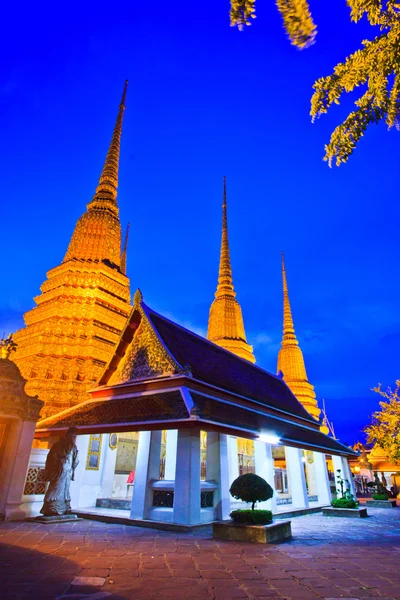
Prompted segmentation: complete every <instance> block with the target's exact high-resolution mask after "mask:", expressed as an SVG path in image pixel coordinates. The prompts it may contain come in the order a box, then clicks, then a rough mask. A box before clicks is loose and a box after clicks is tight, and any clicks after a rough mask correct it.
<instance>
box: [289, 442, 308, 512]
mask: <svg viewBox="0 0 400 600" xmlns="http://www.w3.org/2000/svg"><path fill="white" fill-rule="evenodd" d="M285 454H286V468H287V472H288V479H289V487H290V490H291V494H292V507H293V508H308V506H309V504H308V493H307V485H306V476H305V473H304V464H303V461H302V460H301V459H302V458H303V453H302V451H301V449H300V448H291V447H289V446H285Z"/></svg>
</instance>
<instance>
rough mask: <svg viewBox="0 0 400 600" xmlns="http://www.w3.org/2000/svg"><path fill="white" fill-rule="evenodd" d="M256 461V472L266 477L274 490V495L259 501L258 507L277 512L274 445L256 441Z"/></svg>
mask: <svg viewBox="0 0 400 600" xmlns="http://www.w3.org/2000/svg"><path fill="white" fill-rule="evenodd" d="M254 461H255V466H256V474H257V475H259V476H260V477H262V478H263V479H265V481H266V482H267V483H269V485H270V486H271V487H272V489H273V490H274V495H273V497H272V498H271V500H268V501H267V502H259V503H258V504H257V508H261V509H266V510H271V511H272V512H273V513H276V492H275V477H274V459H273V458H272V446H271V444H266V443H265V442H262V441H261V440H255V442H254Z"/></svg>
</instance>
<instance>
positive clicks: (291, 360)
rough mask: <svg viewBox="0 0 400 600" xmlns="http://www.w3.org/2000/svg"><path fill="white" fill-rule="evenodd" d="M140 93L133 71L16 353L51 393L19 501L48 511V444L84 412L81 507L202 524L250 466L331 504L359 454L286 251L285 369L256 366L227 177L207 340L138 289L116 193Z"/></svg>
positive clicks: (283, 496) (293, 494)
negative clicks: (300, 328) (131, 106)
mask: <svg viewBox="0 0 400 600" xmlns="http://www.w3.org/2000/svg"><path fill="white" fill-rule="evenodd" d="M125 97H126V86H125V89H124V93H123V97H122V101H121V104H120V107H119V111H118V117H117V123H116V126H115V129H114V133H113V136H112V141H111V145H110V148H109V151H108V153H107V157H106V162H105V165H104V168H103V171H102V174H101V177H100V181H99V184H98V186H97V189H96V193H95V195H94V197H93V199H92V201H91V202H90V203H89V204H88V207H87V211H86V212H85V213H84V214H83V216H82V217H81V218H80V219H79V221H78V223H77V225H76V228H75V231H74V233H73V236H72V239H71V242H70V244H69V247H68V250H67V253H66V255H65V258H64V260H63V262H62V263H61V265H59V266H58V267H56V268H55V269H53V270H51V271H50V272H49V273H48V279H47V281H46V282H45V283H44V284H43V286H42V288H41V289H42V295H41V296H39V297H38V298H36V303H37V307H36V308H34V309H33V310H32V311H30V312H28V313H27V314H26V315H25V321H26V327H25V328H24V329H22V330H20V331H19V332H18V333H17V334H16V336H15V341H16V342H17V344H18V348H17V352H16V354H15V357H13V360H15V362H16V363H17V364H18V366H19V368H20V369H21V372H22V374H23V376H24V377H25V378H26V379H27V380H28V384H27V389H29V390H30V393H34V394H37V395H38V396H39V398H40V399H41V400H42V401H43V402H44V404H45V406H44V409H43V410H42V413H41V414H42V416H41V420H40V421H39V422H38V423H37V427H36V431H35V438H36V441H35V443H34V447H33V448H32V451H31V455H30V458H29V457H28V458H29V460H28V462H27V479H26V483H25V487H24V490H23V493H22V496H21V506H20V510H22V511H23V512H24V513H25V514H27V515H34V514H38V511H39V509H40V506H41V504H42V501H43V483H42V482H41V480H40V473H41V471H42V470H43V467H44V463H45V459H46V455H47V452H48V449H49V447H51V445H52V443H54V441H55V440H57V439H58V438H59V437H60V436H61V435H63V434H64V433H65V431H66V430H67V429H68V427H70V426H76V427H77V428H78V431H79V435H78V442H77V443H78V449H79V453H80V464H79V467H78V470H77V472H76V474H75V483H73V484H72V486H71V494H72V506H73V508H74V509H76V510H78V511H80V512H82V513H85V512H86V513H89V514H92V515H94V514H98V513H100V514H114V515H115V514H117V513H118V514H119V515H120V514H122V513H120V511H123V515H124V516H125V517H126V518H129V519H133V520H135V521H138V522H144V521H146V522H153V523H169V524H171V523H172V524H176V525H183V526H196V525H199V524H201V523H207V522H211V521H213V520H214V519H219V518H227V517H228V516H229V512H230V510H231V509H232V508H233V507H237V505H238V504H239V503H238V502H237V501H233V499H232V498H231V497H230V494H229V487H230V485H231V483H232V481H233V480H234V479H235V478H236V477H237V476H238V475H239V474H242V473H248V472H255V473H257V474H259V475H261V476H262V477H264V478H265V479H266V480H267V481H268V482H269V483H270V484H271V485H272V486H273V487H274V489H275V495H274V497H273V498H272V500H270V501H268V503H265V506H266V507H269V508H270V509H272V511H273V512H274V513H283V512H286V511H288V510H290V511H296V510H302V511H303V510H308V509H310V508H317V507H319V506H323V505H326V504H328V503H329V502H330V500H331V494H332V489H333V490H334V489H335V485H334V477H335V475H334V472H335V471H336V470H337V469H341V472H342V473H343V475H344V476H345V477H346V478H347V479H348V480H349V482H350V485H353V481H352V477H351V472H350V469H349V463H348V458H349V457H351V456H352V455H354V453H353V451H352V450H351V449H349V448H348V447H346V446H344V445H343V444H341V443H340V442H339V441H337V440H336V439H333V438H332V437H329V436H327V435H326V434H325V433H324V430H322V431H321V423H320V422H319V420H318V419H319V415H320V409H319V407H318V403H317V400H316V395H315V392H314V388H313V386H312V385H311V383H310V382H309V381H308V378H307V373H306V369H305V364H304V358H303V354H302V352H301V349H300V346H299V343H298V340H297V338H296V335H295V331H294V325H293V318H292V311H291V306H290V302H289V294H288V285H287V276H286V269H285V264H284V260H283V256H282V277H283V305H284V311H283V315H284V316H283V338H282V347H281V349H280V351H279V356H278V369H277V371H278V374H277V375H274V374H272V373H269V372H267V371H265V370H263V369H261V368H260V367H258V366H256V365H255V360H256V359H255V356H254V352H253V348H252V347H251V345H250V344H249V343H248V341H247V338H246V333H245V327H244V321H243V315H242V310H241V306H240V304H239V302H238V301H237V299H236V292H235V290H234V286H233V278H232V266H231V259H230V251H229V242H228V216H227V188H226V179H225V178H224V183H223V199H222V239H221V252H220V263H219V275H218V284H217V289H216V292H215V298H214V301H213V302H212V304H211V308H210V314H209V322H208V333H207V338H208V339H205V338H202V337H201V336H199V335H197V334H195V333H194V332H192V331H189V330H187V329H185V328H184V327H181V326H180V325H178V324H177V323H174V322H172V321H170V320H169V319H167V318H165V317H163V316H162V315H160V314H158V313H156V312H155V311H154V310H152V309H151V307H149V306H147V305H146V303H145V301H144V299H143V296H142V293H141V292H140V290H137V291H136V293H135V295H134V299H133V305H132V304H131V303H130V296H129V279H128V278H127V276H126V242H125V244H124V246H123V248H121V226H120V221H119V216H118V207H117V201H116V198H117V187H118V161H119V154H120V140H121V131H122V119H123V113H124V109H125ZM28 463H29V464H28ZM28 467H29V468H28Z"/></svg>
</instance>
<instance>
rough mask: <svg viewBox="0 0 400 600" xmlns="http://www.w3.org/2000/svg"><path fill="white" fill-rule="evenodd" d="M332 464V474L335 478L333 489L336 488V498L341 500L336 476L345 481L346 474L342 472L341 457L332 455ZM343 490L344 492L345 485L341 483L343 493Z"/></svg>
mask: <svg viewBox="0 0 400 600" xmlns="http://www.w3.org/2000/svg"><path fill="white" fill-rule="evenodd" d="M332 463H333V474H334V477H335V488H336V492H337V497H338V498H341V497H342V494H341V491H340V485H339V483H338V476H339V475H340V477H342V479H346V474H345V471H344V465H343V460H342V457H341V456H337V455H335V454H332ZM338 471H340V473H338ZM345 490H346V484H345V483H343V491H345Z"/></svg>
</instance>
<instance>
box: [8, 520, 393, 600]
mask: <svg viewBox="0 0 400 600" xmlns="http://www.w3.org/2000/svg"><path fill="white" fill-rule="evenodd" d="M368 510H369V512H370V514H371V517H370V518H369V519H363V520H359V519H349V518H328V517H323V516H322V515H320V514H315V515H309V516H303V517H296V518H294V519H292V530H293V535H294V537H293V539H292V540H291V541H289V542H286V543H284V544H280V545H267V546H264V545H260V544H245V543H239V542H219V541H214V540H213V539H212V538H211V535H210V531H203V532H201V533H196V534H193V535H192V534H176V533H169V532H159V531H153V530H149V529H142V528H138V527H130V526H125V525H114V524H113V525H111V524H105V523H99V522H95V521H88V520H84V521H80V522H77V523H72V524H71V523H64V524H59V525H44V524H35V523H28V522H25V523H9V522H8V523H4V522H3V523H0V598H1V600H9V599H10V600H11V599H16V600H28V599H38V600H55V599H56V598H58V599H60V600H78V599H83V598H87V599H90V600H101V599H102V598H107V599H109V600H131V599H132V600H153V599H154V600H164V599H165V600H168V599H172V600H174V599H176V600H181V599H185V600H186V599H187V600H190V599H193V600H195V599H196V600H203V599H204V600H225V599H230V598H232V599H236V598H239V599H240V598H249V599H252V600H261V599H268V600H273V599H276V600H284V599H299V600H306V599H308V598H315V599H325V600H327V599H336V598H341V599H343V598H352V599H354V598H359V599H362V598H380V599H381V600H382V599H389V598H390V599H399V600H400V508H395V509H368Z"/></svg>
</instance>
